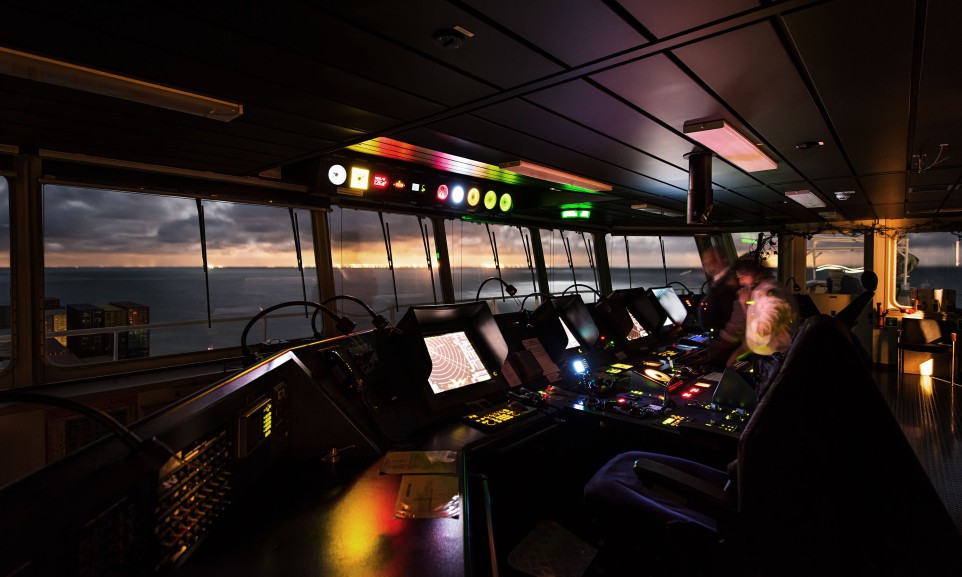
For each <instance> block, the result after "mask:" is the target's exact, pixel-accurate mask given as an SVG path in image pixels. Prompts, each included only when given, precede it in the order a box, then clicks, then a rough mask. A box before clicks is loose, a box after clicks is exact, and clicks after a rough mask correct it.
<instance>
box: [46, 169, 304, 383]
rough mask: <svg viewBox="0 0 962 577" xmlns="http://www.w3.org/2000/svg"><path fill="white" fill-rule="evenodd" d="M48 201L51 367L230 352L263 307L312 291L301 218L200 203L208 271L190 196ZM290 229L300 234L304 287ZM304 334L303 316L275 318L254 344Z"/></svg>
mask: <svg viewBox="0 0 962 577" xmlns="http://www.w3.org/2000/svg"><path fill="white" fill-rule="evenodd" d="M43 200H44V297H45V298H44V303H45V304H44V308H45V311H44V328H45V332H46V333H47V338H46V340H45V342H46V354H47V359H48V361H49V362H51V363H52V364H55V365H59V366H70V365H78V364H91V363H98V362H109V361H120V360H126V359H135V358H144V357H155V356H162V355H171V354H182V353H191V352H197V351H203V350H214V349H220V348H229V347H237V346H239V345H240V336H241V331H242V330H243V328H244V326H245V325H246V324H247V322H248V321H249V320H250V318H251V317H252V316H254V315H255V314H256V313H258V312H259V311H260V310H263V309H264V308H267V307H270V306H273V305H275V304H278V303H280V302H283V301H288V300H303V298H304V297H303V293H304V292H305V291H307V293H308V296H310V294H312V293H316V274H312V273H310V272H307V271H308V269H312V268H313V266H314V263H313V250H312V249H311V244H310V237H311V235H310V225H309V223H310V219H309V218H308V217H309V215H308V213H307V212H306V211H295V213H296V214H295V219H292V218H291V214H290V211H289V210H288V209H285V208H278V207H263V206H251V205H243V204H237V203H226V202H209V201H203V202H202V203H201V206H202V208H203V214H204V219H203V220H204V223H205V229H206V240H207V242H206V248H207V270H206V271H205V269H204V257H203V247H202V243H201V238H200V213H201V210H199V209H198V203H197V201H196V200H194V199H189V198H179V197H169V196H160V195H151V194H140V193H130V192H123V191H117V190H101V189H90V188H80V187H71V186H60V185H45V186H44V189H43ZM292 220H296V221H299V222H300V223H305V224H306V228H307V230H306V231H304V230H302V231H300V239H301V244H302V251H303V254H304V255H309V256H308V258H309V262H308V263H306V264H305V267H307V268H305V276H304V285H303V286H302V284H301V271H300V270H298V266H297V256H296V251H295V249H294V247H295V244H296V243H295V242H294V240H293V238H294V237H293V230H294V228H293V225H292ZM305 233H306V234H305ZM304 242H306V243H307V245H306V248H304V247H303V244H304ZM208 295H209V297H208ZM208 298H209V300H208ZM208 311H209V314H208ZM309 325H310V323H309V321H305V319H304V313H303V312H300V313H299V314H298V312H297V310H296V309H291V310H290V311H286V310H280V311H277V314H276V315H272V316H271V317H268V318H266V319H265V320H264V321H262V323H261V327H260V328H259V329H258V330H257V331H255V333H256V334H253V333H252V335H250V336H249V341H251V342H259V341H261V340H263V339H269V338H279V339H287V338H292V337H298V336H308V335H310V334H311V332H310V328H309ZM133 326H137V327H138V328H136V329H134V328H129V329H128V328H124V329H121V328H120V327H133Z"/></svg>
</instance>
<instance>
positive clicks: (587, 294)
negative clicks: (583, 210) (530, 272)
mask: <svg viewBox="0 0 962 577" xmlns="http://www.w3.org/2000/svg"><path fill="white" fill-rule="evenodd" d="M593 243H594V238H593V237H592V235H591V234H589V233H581V232H576V231H571V230H542V231H541V246H542V249H543V250H544V262H545V268H546V269H547V273H548V286H549V290H550V291H551V293H552V294H561V293H562V292H565V291H567V294H571V293H579V294H581V298H582V299H584V301H585V302H589V303H590V302H595V300H596V299H597V295H596V294H595V292H594V291H597V290H599V285H598V271H597V269H596V267H595V261H594V258H595V256H594V255H595V251H594V244H593Z"/></svg>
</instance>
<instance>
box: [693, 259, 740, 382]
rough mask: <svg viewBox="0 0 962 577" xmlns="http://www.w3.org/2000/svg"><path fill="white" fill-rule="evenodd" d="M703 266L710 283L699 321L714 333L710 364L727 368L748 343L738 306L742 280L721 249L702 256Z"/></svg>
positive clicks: (700, 310)
mask: <svg viewBox="0 0 962 577" xmlns="http://www.w3.org/2000/svg"><path fill="white" fill-rule="evenodd" d="M701 260H702V265H703V266H704V268H705V274H707V275H708V277H709V279H710V282H709V283H708V288H707V289H706V290H705V295H704V297H703V298H702V300H701V303H699V306H698V322H699V324H700V325H701V328H702V330H704V331H706V332H708V333H709V334H711V335H712V336H713V337H714V338H713V339H712V344H711V347H710V348H709V352H708V356H709V363H710V364H715V365H727V364H728V363H727V361H728V359H729V357H731V355H732V353H733V352H734V351H735V349H737V348H738V347H739V346H740V345H741V344H742V342H743V341H744V336H745V316H744V310H743V309H742V307H741V306H736V304H737V303H738V289H739V284H738V277H737V276H736V275H735V267H733V266H732V265H731V263H730V262H729V261H728V257H727V256H726V255H725V254H724V253H723V252H721V251H720V250H719V249H717V248H715V247H712V248H709V249H708V250H706V251H705V252H704V253H703V254H702V259H701Z"/></svg>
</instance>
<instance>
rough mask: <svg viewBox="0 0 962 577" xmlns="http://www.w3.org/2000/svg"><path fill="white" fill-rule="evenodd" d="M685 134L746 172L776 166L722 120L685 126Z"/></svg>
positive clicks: (771, 168) (774, 167)
mask: <svg viewBox="0 0 962 577" xmlns="http://www.w3.org/2000/svg"><path fill="white" fill-rule="evenodd" d="M684 131H685V134H687V135H688V136H690V137H691V138H692V139H694V140H695V141H697V142H698V143H699V144H701V145H702V146H704V147H705V148H707V149H709V150H711V151H712V152H714V153H715V154H717V155H718V156H720V157H722V158H724V159H725V160H727V161H728V162H730V163H732V164H734V165H735V166H737V167H738V168H741V169H742V170H744V171H746V172H759V171H762V170H774V169H776V168H778V164H777V163H776V162H775V161H774V160H772V159H771V158H769V157H768V156H767V155H766V154H765V153H764V152H762V151H761V150H760V149H759V148H758V146H756V145H755V144H754V143H752V142H751V141H749V140H748V139H747V138H745V137H744V136H742V135H741V134H740V133H739V132H738V131H737V130H735V129H734V128H732V127H731V126H729V125H728V123H727V122H725V121H724V120H711V121H708V122H692V123H690V124H685V128H684Z"/></svg>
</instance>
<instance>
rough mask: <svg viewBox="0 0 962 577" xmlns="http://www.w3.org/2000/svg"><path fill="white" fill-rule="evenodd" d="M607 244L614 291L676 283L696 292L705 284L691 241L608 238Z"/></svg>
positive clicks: (683, 239)
mask: <svg viewBox="0 0 962 577" xmlns="http://www.w3.org/2000/svg"><path fill="white" fill-rule="evenodd" d="M606 242H607V243H608V264H609V267H610V268H611V288H613V289H626V288H635V287H639V286H640V287H644V288H651V287H659V286H665V285H667V284H669V283H672V282H675V283H680V284H682V285H684V286H685V288H688V289H690V290H691V291H695V292H697V291H698V290H699V289H700V287H701V285H702V283H703V282H704V281H705V274H704V272H702V266H701V258H700V256H699V255H698V247H697V246H696V245H695V239H694V237H690V236H687V237H686V236H608V237H607V241H606ZM662 256H664V260H662Z"/></svg>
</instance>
